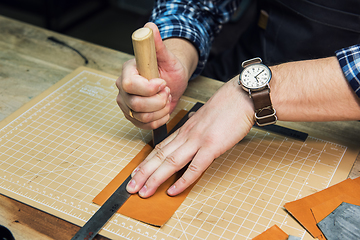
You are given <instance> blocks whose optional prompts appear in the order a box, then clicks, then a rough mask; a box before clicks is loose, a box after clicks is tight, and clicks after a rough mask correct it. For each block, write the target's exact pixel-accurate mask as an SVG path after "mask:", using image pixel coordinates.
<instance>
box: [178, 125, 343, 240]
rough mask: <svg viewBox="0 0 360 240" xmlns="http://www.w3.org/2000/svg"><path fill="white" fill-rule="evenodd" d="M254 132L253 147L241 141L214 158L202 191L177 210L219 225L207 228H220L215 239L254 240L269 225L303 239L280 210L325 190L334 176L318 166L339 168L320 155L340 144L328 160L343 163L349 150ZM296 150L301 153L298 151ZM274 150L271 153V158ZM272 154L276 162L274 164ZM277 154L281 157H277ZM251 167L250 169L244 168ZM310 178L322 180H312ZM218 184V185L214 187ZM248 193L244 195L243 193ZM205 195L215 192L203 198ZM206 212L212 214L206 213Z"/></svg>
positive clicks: (203, 181)
mask: <svg viewBox="0 0 360 240" xmlns="http://www.w3.org/2000/svg"><path fill="white" fill-rule="evenodd" d="M251 134H254V135H253V136H252V137H251V140H250V142H251V144H250V145H249V144H246V143H245V144H244V145H243V146H242V147H240V146H241V145H242V143H240V144H239V145H238V146H235V147H234V148H233V149H231V150H229V151H228V152H227V153H225V154H223V155H222V156H221V157H220V158H219V159H217V160H215V162H214V163H213V164H212V167H211V168H210V169H209V170H208V171H207V172H206V173H205V175H204V176H203V178H202V179H201V180H200V181H199V183H198V186H200V187H201V188H202V189H201V190H200V189H197V190H198V191H199V192H198V193H196V196H195V197H194V199H192V202H191V203H189V205H188V204H184V206H183V208H181V207H180V208H179V211H182V212H183V214H184V215H183V216H182V217H183V218H189V219H191V216H192V217H193V219H197V220H199V219H202V220H203V224H205V223H206V222H207V224H209V225H211V224H210V222H214V221H215V222H216V224H213V225H212V227H211V226H208V227H209V228H210V229H212V230H211V231H212V233H214V230H215V228H217V229H216V232H218V233H219V234H218V236H216V237H221V238H225V236H227V238H229V239H231V237H230V236H231V234H233V235H234V237H235V236H238V237H239V236H241V237H242V238H243V239H251V238H253V237H254V236H255V235H256V234H259V233H261V232H262V231H264V230H265V229H266V228H268V227H270V226H271V224H278V225H280V226H283V227H284V228H290V230H291V231H292V232H293V233H295V234H297V235H302V234H303V233H304V232H303V230H302V229H301V228H299V226H298V225H296V224H294V223H293V222H292V219H290V218H289V217H288V216H287V215H286V213H285V212H284V211H283V210H282V208H281V207H282V205H283V204H284V203H285V202H287V201H292V200H295V199H296V198H298V197H301V194H307V193H308V192H309V191H314V189H322V188H323V187H326V186H325V185H326V184H327V182H328V181H329V176H331V172H329V174H327V175H325V176H321V175H319V174H316V173H315V171H314V170H315V169H316V168H318V166H317V165H322V167H323V166H328V164H330V165H331V164H332V165H333V170H335V169H336V166H337V164H336V163H335V162H334V163H332V162H331V160H334V159H330V161H328V162H326V163H322V162H321V161H319V160H320V159H323V157H321V156H322V154H324V150H325V149H326V148H329V146H336V147H337V148H338V150H340V151H336V152H333V153H329V156H332V157H334V158H337V159H339V158H341V157H342V153H343V151H345V150H346V149H344V148H342V147H341V146H337V145H332V144H326V143H325V142H322V141H319V140H317V139H311V141H314V142H315V145H318V146H316V147H315V148H312V147H311V146H307V145H308V144H307V143H301V142H292V141H289V140H288V139H286V138H282V139H281V138H279V137H272V136H271V135H269V134H263V133H261V132H259V131H256V130H254V129H253V130H252V131H251V133H250V135H251ZM255 138H256V139H255ZM264 140H265V141H264ZM273 140H276V144H271V142H272V141H273ZM266 141H267V142H266ZM311 141H310V142H311ZM245 142H246V141H245ZM250 142H248V143H250ZM279 142H280V144H278V143H279ZM316 142H317V143H316ZM289 144H290V146H289ZM313 144H314V143H311V144H309V145H313ZM276 145H277V146H276ZM295 149H297V151H294V150H295ZM264 150H265V151H264ZM271 152H273V155H271V154H270V155H269V153H271ZM264 155H268V156H264ZM254 156H255V158H254ZM274 156H277V158H278V159H275V160H274V161H272V160H273V157H274ZM279 156H282V157H281V158H279ZM229 159H232V160H229ZM310 159H311V160H310ZM274 164H275V165H274ZM270 165H271V166H270ZM292 165H294V166H292ZM249 166H251V168H249V169H245V168H248V167H249ZM245 174H247V175H245ZM242 175H243V176H242ZM310 175H312V177H315V178H319V179H320V180H321V181H320V182H319V181H318V182H317V183H315V182H309V181H308V179H310V178H309V177H310ZM219 176H221V177H219ZM206 179H208V180H206ZM215 182H217V184H214V183H215ZM208 186H209V187H208ZM244 189H245V191H246V192H245V193H243V192H244ZM195 190H196V189H195ZM204 191H207V192H212V193H206V194H203V193H202V192H204ZM191 196H193V195H191ZM191 196H190V197H189V198H191ZM186 203H188V202H186ZM217 205H219V207H217ZM206 208H209V209H211V211H204V209H206ZM189 209H191V210H189ZM189 212H190V213H189ZM206 214H207V215H206ZM186 215H187V216H186ZM201 215H202V216H201ZM179 216H180V215H179ZM194 216H195V218H194ZM239 216H243V217H239ZM202 226H203V225H201V226H198V227H197V228H196V229H197V230H196V232H195V233H194V234H195V235H197V234H198V233H199V231H201V230H199V229H202ZM189 228H190V231H189V230H188V231H186V232H187V233H188V232H191V224H189ZM185 229H186V228H185ZM230 229H232V230H230ZM204 234H205V233H204V232H202V233H201V235H203V236H206V234H205V235H204ZM208 237H210V236H208ZM235 239H236V238H235Z"/></svg>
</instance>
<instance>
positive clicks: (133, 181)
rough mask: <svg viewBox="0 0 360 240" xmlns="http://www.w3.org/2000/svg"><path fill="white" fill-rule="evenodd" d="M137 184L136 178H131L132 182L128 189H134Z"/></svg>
mask: <svg viewBox="0 0 360 240" xmlns="http://www.w3.org/2000/svg"><path fill="white" fill-rule="evenodd" d="M135 186H136V182H135V180H134V179H131V180H130V182H129V183H128V185H127V187H126V189H127V190H130V191H132V190H134V189H135Z"/></svg>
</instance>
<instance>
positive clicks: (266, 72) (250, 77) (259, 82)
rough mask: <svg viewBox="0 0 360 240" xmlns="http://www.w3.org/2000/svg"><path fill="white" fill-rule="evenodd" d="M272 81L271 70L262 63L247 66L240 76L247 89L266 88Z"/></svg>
mask: <svg viewBox="0 0 360 240" xmlns="http://www.w3.org/2000/svg"><path fill="white" fill-rule="evenodd" d="M270 79H271V71H270V69H269V68H268V67H267V66H265V65H264V64H260V63H256V64H251V65H249V66H247V67H246V68H245V69H244V70H243V71H242V72H241V74H240V82H241V84H242V85H243V86H244V87H245V88H247V89H261V88H264V87H265V86H266V85H267V84H268V83H269V81H270Z"/></svg>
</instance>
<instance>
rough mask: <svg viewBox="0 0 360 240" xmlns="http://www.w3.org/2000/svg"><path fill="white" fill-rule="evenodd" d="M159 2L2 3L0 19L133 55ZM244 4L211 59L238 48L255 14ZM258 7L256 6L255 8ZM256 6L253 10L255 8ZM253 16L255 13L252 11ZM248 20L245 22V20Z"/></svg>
mask: <svg viewBox="0 0 360 240" xmlns="http://www.w3.org/2000/svg"><path fill="white" fill-rule="evenodd" d="M154 2H155V0H61V1H59V0H0V15H3V16H6V17H10V18H12V19H16V20H20V21H22V22H26V23H30V24H32V25H35V26H39V27H42V28H46V29H49V30H53V31H56V32H59V33H63V34H65V35H68V36H71V37H75V38H77V39H81V40H84V41H87V42H91V43H95V44H97V45H101V46H104V47H108V48H111V49H114V50H118V51H121V52H124V53H129V54H133V49H132V42H131V34H132V33H133V32H134V31H135V30H136V29H138V28H140V27H142V26H143V25H144V24H145V23H146V22H147V21H148V19H149V16H150V14H151V10H152V8H153V5H154ZM250 2H251V1H250V0H247V1H243V3H242V5H240V8H239V10H238V11H237V12H236V13H235V14H234V16H233V17H232V19H231V21H230V22H229V23H228V24H226V25H224V26H223V29H222V30H221V34H219V36H218V37H217V38H216V39H215V41H214V44H213V46H212V49H211V53H210V57H216V56H218V55H219V54H221V53H222V52H223V51H225V50H226V49H228V48H230V47H232V46H234V45H235V43H236V41H237V39H238V37H240V35H241V33H242V32H243V31H244V30H245V28H246V27H247V25H246V24H244V22H247V19H246V18H248V17H251V14H247V15H246V14H245V15H246V16H244V14H243V13H244V11H249V7H248V5H249V3H250ZM254 6H255V5H254ZM254 6H253V7H254ZM252 9H253V8H252ZM249 12H251V11H249ZM244 18H245V19H244Z"/></svg>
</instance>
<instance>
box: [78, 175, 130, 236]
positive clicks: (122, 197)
mask: <svg viewBox="0 0 360 240" xmlns="http://www.w3.org/2000/svg"><path fill="white" fill-rule="evenodd" d="M130 180H131V175H129V176H128V178H127V179H126V180H125V181H124V182H123V183H122V184H121V185H120V187H119V188H118V189H116V191H115V192H114V193H113V194H112V195H111V196H110V197H109V199H108V200H106V202H105V203H104V204H103V205H102V206H101V207H100V208H99V210H97V212H96V213H95V214H94V215H93V216H92V217H91V218H90V219H89V221H88V222H87V223H86V224H85V225H84V226H83V227H82V228H81V229H80V230H79V231H78V232H77V233H76V234H75V236H74V237H73V238H72V240H80V239H81V240H83V239H86V240H91V239H93V238H94V237H95V236H96V234H97V233H98V232H99V231H100V229H101V228H102V227H103V226H104V225H105V224H106V223H107V222H108V221H109V219H110V218H111V217H112V216H113V215H114V214H115V213H116V211H117V210H118V209H119V208H120V207H121V206H122V205H123V204H124V203H125V202H126V200H128V198H129V197H130V196H131V194H130V193H128V191H126V185H127V184H128V182H129V181H130Z"/></svg>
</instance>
